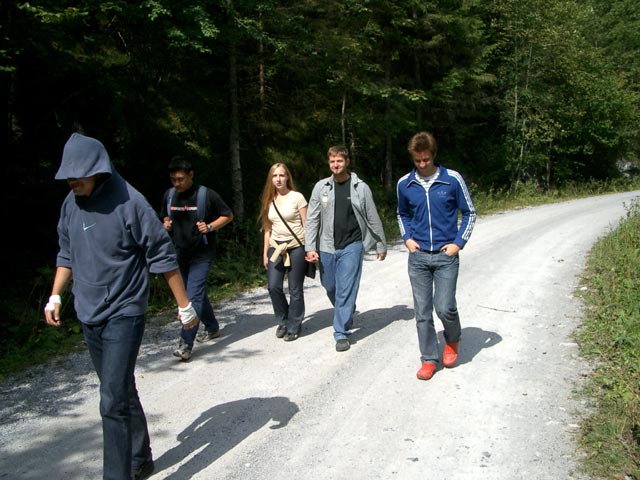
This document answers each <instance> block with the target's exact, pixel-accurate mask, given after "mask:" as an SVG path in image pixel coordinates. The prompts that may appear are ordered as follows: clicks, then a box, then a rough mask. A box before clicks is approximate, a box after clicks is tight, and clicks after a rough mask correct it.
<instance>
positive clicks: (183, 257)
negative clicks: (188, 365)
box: [160, 157, 233, 361]
mask: <svg viewBox="0 0 640 480" xmlns="http://www.w3.org/2000/svg"><path fill="white" fill-rule="evenodd" d="M168 170H169V177H170V178H171V183H172V185H173V187H172V188H170V189H168V190H167V191H166V192H165V194H164V197H163V202H162V207H161V211H160V217H161V218H162V221H163V224H164V228H165V229H166V230H167V231H168V232H169V235H170V236H171V238H172V240H173V244H174V245H175V248H176V252H177V254H178V265H179V267H180V273H181V274H182V278H183V280H184V284H185V285H186V286H187V294H188V296H189V299H191V301H192V303H193V307H194V308H195V310H196V312H197V313H198V316H199V317H200V320H201V321H202V323H203V324H204V331H203V332H200V333H199V334H197V328H193V329H190V330H187V329H184V328H182V330H181V332H180V342H179V345H178V348H177V349H176V350H175V351H174V352H173V355H175V356H176V357H178V358H180V360H182V361H187V360H189V359H190V358H191V353H192V350H193V343H194V340H196V339H197V340H198V341H199V342H208V341H210V340H213V339H214V338H217V337H219V336H220V325H219V324H218V321H217V320H216V317H215V314H214V313H213V307H212V306H211V303H210V302H209V298H208V297H207V277H208V275H209V270H210V269H211V264H212V262H213V259H214V257H215V233H214V232H215V231H216V230H219V229H221V228H222V227H224V226H225V225H226V224H227V223H229V222H231V220H233V213H232V212H231V209H230V208H229V207H228V206H227V204H226V203H225V202H224V201H223V200H222V198H221V197H220V195H218V194H217V193H216V192H215V191H213V190H211V189H210V188H207V187H205V186H203V185H197V184H195V183H194V181H193V177H194V169H193V166H192V165H191V163H189V162H188V161H186V160H184V159H183V158H181V157H175V158H174V159H173V160H172V161H171V163H170V164H169V167H168ZM196 334H197V336H196Z"/></svg>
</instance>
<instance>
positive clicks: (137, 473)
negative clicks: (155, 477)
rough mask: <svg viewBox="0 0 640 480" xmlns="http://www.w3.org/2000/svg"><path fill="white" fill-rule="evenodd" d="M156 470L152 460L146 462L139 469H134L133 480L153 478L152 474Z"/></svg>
mask: <svg viewBox="0 0 640 480" xmlns="http://www.w3.org/2000/svg"><path fill="white" fill-rule="evenodd" d="M155 468H156V467H155V465H154V464H153V460H151V459H149V460H146V461H145V462H144V463H143V464H142V465H140V466H139V467H138V468H135V469H133V472H132V474H131V478H132V479H133V480H145V479H146V478H149V477H150V476H151V474H152V473H153V472H154V470H155Z"/></svg>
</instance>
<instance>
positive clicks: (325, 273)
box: [320, 242, 364, 341]
mask: <svg viewBox="0 0 640 480" xmlns="http://www.w3.org/2000/svg"><path fill="white" fill-rule="evenodd" d="M363 259H364V247H363V245H362V242H354V243H352V244H350V245H347V246H346V247H345V248H343V249H341V250H336V253H327V252H320V282H321V283H322V286H323V287H324V289H325V290H326V291H327V296H328V297H329V300H330V301H331V304H332V305H333V307H334V309H333V337H334V338H335V340H336V341H337V340H340V339H343V338H347V336H348V335H350V334H351V332H350V331H349V329H350V328H351V324H352V319H353V313H354V312H355V309H356V298H357V296H358V289H359V288H360V277H361V275H362V261H363Z"/></svg>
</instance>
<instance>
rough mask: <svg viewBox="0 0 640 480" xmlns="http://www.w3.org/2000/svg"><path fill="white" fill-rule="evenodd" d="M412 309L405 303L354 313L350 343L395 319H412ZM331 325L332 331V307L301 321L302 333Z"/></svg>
mask: <svg viewBox="0 0 640 480" xmlns="http://www.w3.org/2000/svg"><path fill="white" fill-rule="evenodd" d="M413 315H414V314H413V309H411V308H407V306H406V305H394V306H393V307H389V308H374V309H373V310H367V311H365V312H359V313H358V314H356V316H355V318H354V322H353V327H352V331H353V333H352V334H351V336H350V337H349V341H350V342H351V343H352V344H355V343H357V342H358V341H359V340H363V339H364V338H366V337H368V336H369V335H371V334H373V333H375V332H377V331H379V330H382V329H383V328H385V327H386V326H388V325H390V324H391V323H393V322H395V321H396V320H412V319H413ZM327 327H331V329H332V332H333V308H328V309H325V310H320V311H318V312H315V313H312V314H311V315H309V316H308V317H307V318H306V319H305V321H304V322H303V323H302V334H303V335H312V334H314V333H316V332H318V331H320V330H322V329H324V328H327Z"/></svg>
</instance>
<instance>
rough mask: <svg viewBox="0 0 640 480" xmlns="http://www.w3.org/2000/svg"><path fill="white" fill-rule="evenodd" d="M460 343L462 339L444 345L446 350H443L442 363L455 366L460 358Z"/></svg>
mask: <svg viewBox="0 0 640 480" xmlns="http://www.w3.org/2000/svg"><path fill="white" fill-rule="evenodd" d="M458 345H460V341H459V340H458V341H457V342H454V343H447V344H446V345H445V346H444V352H442V364H443V365H444V366H445V367H453V365H454V364H455V363H456V360H457V359H458Z"/></svg>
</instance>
